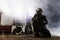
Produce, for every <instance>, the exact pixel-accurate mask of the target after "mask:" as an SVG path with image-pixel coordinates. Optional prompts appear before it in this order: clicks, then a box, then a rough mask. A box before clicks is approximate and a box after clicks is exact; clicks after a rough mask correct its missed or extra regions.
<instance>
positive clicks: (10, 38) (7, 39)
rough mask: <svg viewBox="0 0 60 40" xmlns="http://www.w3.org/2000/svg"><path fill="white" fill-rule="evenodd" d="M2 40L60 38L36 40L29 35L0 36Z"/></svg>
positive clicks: (57, 39) (43, 39) (55, 39)
mask: <svg viewBox="0 0 60 40" xmlns="http://www.w3.org/2000/svg"><path fill="white" fill-rule="evenodd" d="M0 40H60V37H51V38H34V37H32V36H30V35H29V36H27V35H0Z"/></svg>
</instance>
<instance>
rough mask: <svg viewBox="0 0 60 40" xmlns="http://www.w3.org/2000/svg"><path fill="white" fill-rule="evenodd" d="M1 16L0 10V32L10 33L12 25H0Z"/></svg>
mask: <svg viewBox="0 0 60 40" xmlns="http://www.w3.org/2000/svg"><path fill="white" fill-rule="evenodd" d="M1 16H2V12H0V34H11V28H12V27H11V26H12V25H1Z"/></svg>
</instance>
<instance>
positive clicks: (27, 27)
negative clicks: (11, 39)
mask: <svg viewBox="0 0 60 40" xmlns="http://www.w3.org/2000/svg"><path fill="white" fill-rule="evenodd" d="M25 33H26V34H32V27H31V23H30V22H27V23H26V26H25Z"/></svg>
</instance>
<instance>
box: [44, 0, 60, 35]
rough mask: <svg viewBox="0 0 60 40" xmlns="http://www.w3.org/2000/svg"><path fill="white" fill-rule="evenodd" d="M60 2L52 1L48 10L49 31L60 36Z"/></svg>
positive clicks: (58, 0)
mask: <svg viewBox="0 0 60 40" xmlns="http://www.w3.org/2000/svg"><path fill="white" fill-rule="evenodd" d="M59 4H60V0H50V1H49V4H48V5H47V7H48V8H47V9H46V12H45V13H46V16H47V19H48V22H49V23H48V29H50V32H51V34H52V35H56V36H60V32H59V30H60V5H59Z"/></svg>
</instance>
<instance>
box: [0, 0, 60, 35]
mask: <svg viewBox="0 0 60 40" xmlns="http://www.w3.org/2000/svg"><path fill="white" fill-rule="evenodd" d="M59 4H60V0H0V11H1V12H3V14H2V19H1V24H2V25H7V24H8V25H11V24H12V23H13V20H14V19H15V20H20V21H19V22H22V23H24V24H25V23H26V21H29V20H30V19H31V18H32V17H33V16H34V14H35V13H36V9H37V8H39V7H40V8H42V10H43V15H46V17H47V20H48V24H47V25H46V27H47V29H48V30H49V31H50V32H51V34H52V35H56V36H60V31H59V29H60V21H59V20H60V5H59ZM8 20H9V21H8Z"/></svg>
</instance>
